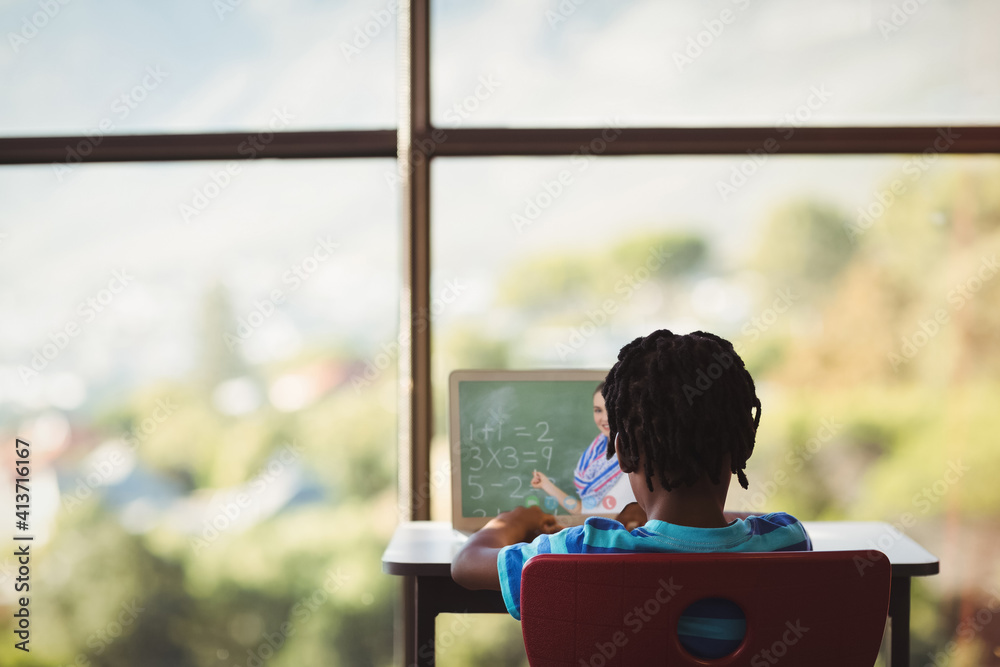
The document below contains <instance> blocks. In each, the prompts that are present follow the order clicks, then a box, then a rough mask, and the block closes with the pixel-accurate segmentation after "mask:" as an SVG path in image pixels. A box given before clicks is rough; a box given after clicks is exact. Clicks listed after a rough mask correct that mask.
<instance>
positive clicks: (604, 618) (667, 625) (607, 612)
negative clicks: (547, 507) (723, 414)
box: [521, 551, 890, 667]
mask: <svg viewBox="0 0 1000 667" xmlns="http://www.w3.org/2000/svg"><path fill="white" fill-rule="evenodd" d="M889 582H890V567H889V560H888V558H886V556H885V554H883V553H881V552H877V551H876V552H873V551H839V552H837V551H828V552H823V551H814V552H794V553H793V552H779V553H736V554H734V553H726V554H583V555H578V554H576V555H564V554H558V555H557V554H543V555H539V556H536V557H534V558H532V559H531V560H530V561H528V564H527V565H526V566H525V567H524V570H523V572H522V575H521V629H522V633H523V635H524V646H525V650H526V652H527V655H528V662H529V663H530V664H531V666H532V667H588V666H589V667H611V666H613V665H623V666H632V665H643V666H644V665H751V666H752V667H758V666H765V665H774V664H781V665H789V666H791V665H809V666H810V667H815V666H822V665H831V666H836V667H858V666H861V665H872V664H874V663H875V658H876V656H877V654H878V650H879V646H880V644H881V640H882V634H883V632H884V630H885V621H886V616H887V613H888V608H889ZM705 598H724V599H727V600H731V601H732V602H734V603H736V605H738V606H739V607H740V609H741V610H742V612H743V615H744V616H745V617H746V634H745V636H744V638H743V642H742V644H740V645H739V647H738V648H737V649H736V650H735V651H734V652H733V653H731V654H729V655H727V656H725V657H724V658H720V659H716V660H704V659H698V658H695V657H693V656H692V655H691V654H689V653H688V652H687V651H686V650H685V649H684V648H683V647H682V646H681V643H680V640H679V638H678V635H677V621H678V618H679V617H680V615H681V614H682V612H683V611H684V610H685V609H686V608H687V607H688V605H690V604H691V603H693V602H696V601H698V600H703V599H705Z"/></svg>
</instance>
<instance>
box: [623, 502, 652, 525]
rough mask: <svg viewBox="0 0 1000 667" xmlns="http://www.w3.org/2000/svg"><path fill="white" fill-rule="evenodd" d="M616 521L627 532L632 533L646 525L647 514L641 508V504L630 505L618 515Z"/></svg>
mask: <svg viewBox="0 0 1000 667" xmlns="http://www.w3.org/2000/svg"><path fill="white" fill-rule="evenodd" d="M615 521H617V522H618V523H620V524H621V525H623V526H625V530H629V531H632V530H635V529H636V528H638V527H639V526H644V525H645V524H646V521H647V518H646V512H645V511H644V510H643V509H642V508H641V507H639V503H629V504H628V505H626V506H625V507H624V508H622V511H621V512H619V513H618V516H616V517H615Z"/></svg>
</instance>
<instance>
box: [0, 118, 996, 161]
mask: <svg viewBox="0 0 1000 667" xmlns="http://www.w3.org/2000/svg"><path fill="white" fill-rule="evenodd" d="M414 145H415V149H416V150H418V151H420V152H421V153H423V154H424V155H428V156H443V157H459V156H462V157H490V156H510V155H517V156H544V155H573V154H574V153H580V154H585V155H724V154H741V153H746V152H751V153H758V154H798V155H801V154H820V155H821V154H879V153H922V152H924V151H928V150H931V151H934V152H936V153H955V154H971V153H1000V127H994V126H989V127H984V126H971V127H970V126H960V127H801V128H794V127H777V128H775V127H746V128H636V127H629V128H620V127H605V128H574V129H508V128H481V129H479V128H477V129H461V128H460V129H442V128H435V129H433V130H431V131H430V132H428V133H427V136H420V137H417V140H416V141H415V142H414ZM396 146H397V141H396V131H395V130H357V131H330V132H257V133H249V134H247V133H225V134H156V135H109V136H75V137H15V138H6V139H0V164H45V163H67V164H75V163H78V162H134V161H144V162H156V161H172V160H247V159H258V158H351V157H395V156H396Z"/></svg>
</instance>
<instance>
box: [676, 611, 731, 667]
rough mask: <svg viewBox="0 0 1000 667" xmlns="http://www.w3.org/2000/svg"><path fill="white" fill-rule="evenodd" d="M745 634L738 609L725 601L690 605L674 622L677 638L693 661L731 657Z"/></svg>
mask: <svg viewBox="0 0 1000 667" xmlns="http://www.w3.org/2000/svg"><path fill="white" fill-rule="evenodd" d="M746 634H747V618H746V616H745V615H744V614H743V610H742V609H740V606H739V605H738V604H736V603H735V602H733V601H732V600H726V599H725V598H703V599H701V600H696V601H695V602H692V603H691V604H690V605H688V606H687V608H686V609H685V610H684V612H683V613H682V614H681V615H680V617H679V618H678V619H677V639H678V641H680V644H681V646H682V647H684V650H685V651H687V652H688V653H690V654H691V655H692V656H694V657H696V658H701V659H703V660H718V659H719V658H724V657H726V656H728V655H732V654H733V653H734V652H735V651H736V649H738V648H739V647H740V644H742V643H743V638H744V637H745V636H746Z"/></svg>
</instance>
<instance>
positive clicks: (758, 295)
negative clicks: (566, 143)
mask: <svg viewBox="0 0 1000 667" xmlns="http://www.w3.org/2000/svg"><path fill="white" fill-rule="evenodd" d="M434 168H435V174H434V177H435V178H434V184H435V190H434V192H433V197H432V201H433V202H434V211H433V214H434V220H435V235H434V246H433V248H432V251H433V256H434V258H435V275H434V279H433V287H432V296H435V297H437V298H439V299H441V302H442V304H443V305H442V306H441V307H440V308H439V309H438V311H437V312H436V314H435V318H434V334H435V337H434V358H435V366H434V369H433V370H434V377H433V380H434V385H435V390H436V392H437V394H436V400H437V405H438V406H443V405H445V404H446V403H445V400H444V396H445V392H446V387H447V376H448V373H449V372H450V371H452V370H455V369H458V368H600V369H607V368H609V367H610V366H611V365H612V364H613V363H614V361H615V359H616V356H617V352H618V350H619V348H620V347H621V346H622V345H624V344H625V343H627V342H629V341H631V340H632V339H633V338H635V337H637V336H641V335H646V334H649V333H650V332H651V331H653V330H655V329H659V328H669V329H672V330H675V331H678V332H681V333H686V332H689V331H695V330H706V331H711V332H715V333H718V334H720V335H722V336H724V337H726V338H728V339H730V340H732V341H733V342H734V343H735V344H736V346H737V350H738V351H739V352H740V354H741V356H742V357H743V358H744V360H745V361H746V363H747V364H748V367H749V369H750V371H751V373H752V374H753V376H754V379H755V381H756V384H757V388H758V394H759V396H760V398H761V401H762V403H763V410H762V415H763V418H762V422H761V427H760V432H759V433H758V437H757V446H756V450H755V452H754V455H753V457H752V458H751V460H750V463H749V466H748V469H747V475H748V477H749V480H750V488H749V490H747V491H744V490H743V489H741V488H739V486H738V485H734V487H733V488H732V490H731V491H730V494H729V499H728V506H729V507H730V508H731V509H733V510H743V511H758V512H762V511H778V510H780V511H788V512H791V513H793V514H796V515H799V516H801V517H802V518H807V519H850V520H879V521H885V522H888V523H890V524H894V525H896V526H897V527H899V528H900V529H901V530H904V532H906V533H908V534H910V535H911V536H913V537H914V538H915V539H917V540H918V541H919V542H921V543H922V544H923V545H924V546H925V547H926V548H928V549H929V550H930V551H931V552H932V553H935V554H937V555H938V556H939V557H940V558H941V559H942V561H944V562H948V561H951V562H956V561H957V562H961V563H962V567H961V570H963V571H964V572H966V573H967V575H964V576H963V575H956V576H948V575H942V576H940V577H935V580H934V581H931V582H929V584H930V585H927V584H925V583H923V582H919V581H918V582H916V583H915V584H914V585H915V586H916V587H917V590H918V591H919V594H918V595H916V596H915V602H914V605H915V606H914V618H917V617H921V618H925V619H926V620H927V622H925V623H922V624H920V625H915V626H914V631H915V633H917V638H916V641H917V642H918V645H919V646H922V647H926V650H931V649H933V650H934V651H940V650H942V647H944V646H945V644H946V643H947V642H948V641H950V640H952V639H954V636H953V635H954V634H955V632H956V628H957V627H961V626H960V623H961V621H962V617H957V618H956V617H953V616H949V615H947V614H945V613H943V612H942V611H941V610H945V609H959V608H962V607H963V604H959V602H960V601H961V602H962V603H964V606H965V607H967V608H968V609H969V610H972V613H974V611H975V610H977V609H982V608H984V605H985V604H986V603H987V602H988V601H989V600H990V599H991V598H990V596H989V585H990V582H991V581H992V577H993V576H994V569H995V560H996V554H995V549H992V548H990V547H989V546H988V545H987V542H984V541H982V540H981V538H980V536H979V535H980V533H981V530H982V526H983V525H991V524H990V522H993V523H996V521H997V519H998V518H1000V489H998V487H997V484H996V483H995V480H994V476H993V471H995V470H997V469H998V468H1000V450H998V448H997V447H996V443H995V437H994V435H993V434H994V433H996V431H997V429H998V428H1000V421H998V417H997V412H996V410H995V406H996V405H997V403H998V402H1000V383H998V381H997V378H998V377H1000V338H998V337H997V333H996V332H997V331H998V330H1000V308H998V305H1000V275H998V273H1000V264H998V263H997V261H998V260H997V253H998V252H1000V188H998V186H997V184H998V183H1000V159H998V158H997V157H994V156H989V157H967V156H948V155H938V154H933V153H928V154H920V155H917V156H894V155H893V156H878V157H853V156H851V157H848V156H838V157H797V156H795V157H793V156H781V157H777V156H776V157H772V158H769V159H768V160H767V161H766V163H764V164H755V163H754V162H753V161H752V159H751V158H748V157H747V156H742V158H741V157H739V156H725V157H704V158H691V157H674V158H669V157H636V158H601V159H590V160H580V159H579V156H578V157H577V160H576V161H575V162H574V160H573V159H572V158H569V157H566V158H534V159H527V158H509V159H477V160H472V159H440V160H439V161H438V162H436V163H435V167H434ZM734 174H736V175H741V174H742V175H741V176H740V178H736V177H735V176H734ZM747 174H749V175H747ZM720 184H721V185H722V186H726V187H721V186H720ZM449 285H450V286H451V288H450V289H451V292H454V293H455V294H456V296H455V297H454V298H452V301H451V302H450V303H445V301H446V296H449V295H450V292H449V291H448V290H449ZM439 413H440V414H439V419H441V421H440V422H439V423H440V424H441V427H440V428H439V432H441V433H445V428H444V424H445V422H444V421H443V417H444V414H443V413H444V409H443V408H440V410H439ZM595 434H596V428H595ZM436 447H437V449H436V450H435V455H436V456H438V457H441V458H439V459H437V460H438V461H441V460H444V456H446V451H447V448H446V439H445V438H444V437H442V438H440V439H439V441H438V442H437V443H436ZM566 474H568V471H567V473H564V479H565V478H566ZM557 486H558V485H557ZM560 488H562V487H560ZM441 491H442V494H446V493H447V490H446V489H442V490H441ZM445 506H447V505H445ZM890 537H891V536H890ZM968 650H969V651H970V654H969V657H968V659H969V661H970V662H971V663H974V664H977V663H979V662H987V661H988V652H989V651H992V647H991V646H984V645H980V644H977V645H975V646H970V647H969V649H968ZM977 651H986V653H982V654H981V655H980V654H979V653H977Z"/></svg>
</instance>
